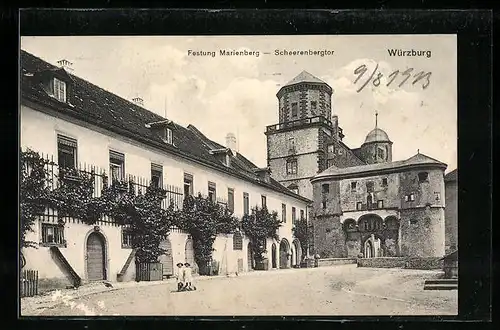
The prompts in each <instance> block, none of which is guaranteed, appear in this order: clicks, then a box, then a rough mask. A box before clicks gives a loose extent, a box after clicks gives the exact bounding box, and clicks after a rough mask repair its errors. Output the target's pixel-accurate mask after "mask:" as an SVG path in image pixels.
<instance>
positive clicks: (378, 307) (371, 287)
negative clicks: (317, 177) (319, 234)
mask: <svg viewBox="0 0 500 330" xmlns="http://www.w3.org/2000/svg"><path fill="white" fill-rule="evenodd" d="M438 274H439V272H435V271H419V270H405V269H373V268H357V267H356V265H345V266H335V267H321V268H312V269H293V270H278V271H268V272H252V273H248V274H243V275H240V276H238V277H229V278H226V277H219V278H211V279H199V280H198V281H197V283H196V285H197V287H198V290H197V291H193V292H183V293H177V292H175V286H176V285H175V283H173V282H172V281H166V282H163V283H160V284H152V283H151V284H142V283H140V285H138V284H136V283H133V284H132V283H131V284H130V285H129V286H128V287H123V288H120V289H116V290H112V291H104V292H100V293H94V294H90V295H86V296H81V297H77V298H74V299H71V300H67V301H64V302H63V301H62V300H61V298H57V299H56V298H54V299H55V302H56V303H57V302H58V301H61V303H59V304H54V303H53V305H54V306H49V307H36V306H35V305H36V304H41V303H40V302H38V303H36V302H35V299H34V298H24V299H23V300H22V301H21V307H22V315H23V316H24V315H36V314H38V315H40V316H84V315H135V316H138V315H142V316H145V315H155V316H158V315H165V316H183V315H214V316H215V315H230V316H233V315H235V316H238V315H242V316H243V315H279V316H283V315H456V314H457V311H458V307H457V306H458V294H457V290H452V291H424V290H423V284H424V280H425V279H430V278H435V277H436V276H437V275H438ZM99 285H102V284H99ZM79 290H81V289H79ZM70 294H71V292H70ZM37 298H38V301H40V299H42V297H37ZM44 298H45V299H46V300H50V299H52V298H51V297H50V296H47V297H44ZM29 299H31V300H29ZM58 299H59V300H58ZM40 306H43V304H41V305H40Z"/></svg>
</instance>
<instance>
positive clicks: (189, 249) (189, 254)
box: [184, 237, 198, 273]
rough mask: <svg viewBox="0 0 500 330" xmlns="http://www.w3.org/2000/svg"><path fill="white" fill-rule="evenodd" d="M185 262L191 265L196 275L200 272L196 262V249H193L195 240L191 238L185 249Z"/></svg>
mask: <svg viewBox="0 0 500 330" xmlns="http://www.w3.org/2000/svg"><path fill="white" fill-rule="evenodd" d="M184 259H185V261H184V262H189V263H190V264H191V268H192V269H193V272H194V273H197V272H198V268H197V265H196V262H195V260H194V248H193V240H192V239H191V237H189V238H188V239H187V241H186V245H185V247H184Z"/></svg>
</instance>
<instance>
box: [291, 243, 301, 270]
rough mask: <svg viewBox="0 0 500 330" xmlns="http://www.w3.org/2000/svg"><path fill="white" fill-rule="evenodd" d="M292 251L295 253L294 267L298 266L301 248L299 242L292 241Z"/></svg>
mask: <svg viewBox="0 0 500 330" xmlns="http://www.w3.org/2000/svg"><path fill="white" fill-rule="evenodd" d="M293 251H294V253H295V255H294V260H295V265H297V266H300V262H301V261H302V246H301V245H300V241H299V240H298V239H294V240H293ZM292 254H293V253H292Z"/></svg>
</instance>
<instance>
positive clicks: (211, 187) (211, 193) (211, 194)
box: [208, 181, 217, 203]
mask: <svg viewBox="0 0 500 330" xmlns="http://www.w3.org/2000/svg"><path fill="white" fill-rule="evenodd" d="M208 198H210V200H211V201H212V202H214V203H215V202H217V190H216V188H215V182H210V181H208Z"/></svg>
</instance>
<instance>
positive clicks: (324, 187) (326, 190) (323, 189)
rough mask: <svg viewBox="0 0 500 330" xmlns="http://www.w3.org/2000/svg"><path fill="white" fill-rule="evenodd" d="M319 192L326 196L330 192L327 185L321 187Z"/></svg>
mask: <svg viewBox="0 0 500 330" xmlns="http://www.w3.org/2000/svg"><path fill="white" fill-rule="evenodd" d="M321 190H322V191H323V194H328V193H329V192H330V185H329V184H328V183H325V184H323V185H321Z"/></svg>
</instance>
